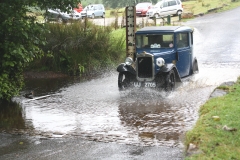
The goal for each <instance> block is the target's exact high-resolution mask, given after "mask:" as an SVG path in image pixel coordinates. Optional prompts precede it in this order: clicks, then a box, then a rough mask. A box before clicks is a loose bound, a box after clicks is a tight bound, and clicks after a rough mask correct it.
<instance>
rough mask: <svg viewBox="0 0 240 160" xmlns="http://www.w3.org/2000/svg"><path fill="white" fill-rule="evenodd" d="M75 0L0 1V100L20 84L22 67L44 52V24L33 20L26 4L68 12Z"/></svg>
mask: <svg viewBox="0 0 240 160" xmlns="http://www.w3.org/2000/svg"><path fill="white" fill-rule="evenodd" d="M76 4H77V0H1V1H0V12H1V18H0V23H1V25H0V37H1V39H0V100H10V99H11V97H13V96H15V95H17V94H19V91H20V90H21V89H22V87H23V74H22V72H23V69H24V67H26V66H27V64H28V63H29V62H31V61H32V60H33V59H34V58H37V57H40V56H41V54H42V53H43V52H42V51H41V49H39V46H40V45H44V44H45V42H46V41H45V38H44V37H42V36H41V35H42V34H41V33H42V32H44V31H45V29H44V24H40V23H37V22H36V17H35V16H34V15H33V14H31V11H30V9H29V7H39V8H40V9H41V10H46V9H47V8H59V9H61V10H63V11H67V10H69V9H70V8H71V6H75V5H76Z"/></svg>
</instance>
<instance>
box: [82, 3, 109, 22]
mask: <svg viewBox="0 0 240 160" xmlns="http://www.w3.org/2000/svg"><path fill="white" fill-rule="evenodd" d="M81 16H82V18H85V17H89V18H92V19H94V18H95V17H102V18H104V17H105V8H104V6H103V5H102V4H91V5H88V6H86V7H85V8H84V9H83V11H82V12H81Z"/></svg>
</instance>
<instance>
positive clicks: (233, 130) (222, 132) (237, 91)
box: [186, 79, 240, 159]
mask: <svg viewBox="0 0 240 160" xmlns="http://www.w3.org/2000/svg"><path fill="white" fill-rule="evenodd" d="M239 97H240V79H238V81H237V83H236V84H235V85H233V86H232V87H229V93H228V94H227V95H225V96H223V97H217V98H212V99H210V100H209V101H208V102H207V103H206V104H204V105H203V106H202V107H201V109H200V118H199V120H198V121H197V123H196V126H195V127H194V128H193V130H191V131H189V132H188V133H187V135H186V144H189V143H193V144H195V145H197V147H198V148H199V149H200V150H201V152H199V154H196V155H192V156H190V157H187V159H239V158H240V155H239V153H240V139H239V137H240V132H239V130H240V126H239V112H240V99H239ZM216 116H217V117H219V118H218V119H214V117H216Z"/></svg>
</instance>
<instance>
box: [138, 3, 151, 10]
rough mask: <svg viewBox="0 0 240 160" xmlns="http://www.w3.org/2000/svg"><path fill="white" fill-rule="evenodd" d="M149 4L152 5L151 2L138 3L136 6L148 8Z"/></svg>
mask: <svg viewBox="0 0 240 160" xmlns="http://www.w3.org/2000/svg"><path fill="white" fill-rule="evenodd" d="M148 6H150V4H149V3H139V4H137V5H136V8H138V9H139V8H148Z"/></svg>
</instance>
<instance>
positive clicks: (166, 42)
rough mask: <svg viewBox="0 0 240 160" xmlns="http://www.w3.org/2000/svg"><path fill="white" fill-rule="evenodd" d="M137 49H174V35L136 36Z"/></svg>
mask: <svg viewBox="0 0 240 160" xmlns="http://www.w3.org/2000/svg"><path fill="white" fill-rule="evenodd" d="M136 47H137V48H173V34H171V33H164V34H139V35H136Z"/></svg>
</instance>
